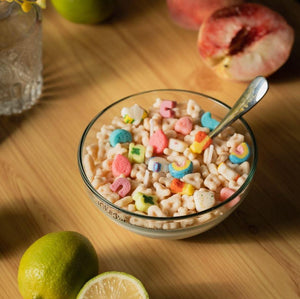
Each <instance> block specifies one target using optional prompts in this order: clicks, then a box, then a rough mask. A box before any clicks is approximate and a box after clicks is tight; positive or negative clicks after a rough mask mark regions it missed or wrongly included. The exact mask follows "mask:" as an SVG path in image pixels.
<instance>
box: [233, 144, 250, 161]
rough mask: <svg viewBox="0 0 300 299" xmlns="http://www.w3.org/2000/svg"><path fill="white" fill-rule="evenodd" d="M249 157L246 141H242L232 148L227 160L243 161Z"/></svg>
mask: <svg viewBox="0 0 300 299" xmlns="http://www.w3.org/2000/svg"><path fill="white" fill-rule="evenodd" d="M249 157H250V148H249V145H248V144H247V143H246V142H242V143H241V144H239V145H238V146H237V147H235V148H233V149H232V150H231V152H230V155H229V160H230V161H231V162H232V163H234V164H240V163H242V162H245V161H247V160H248V158H249Z"/></svg>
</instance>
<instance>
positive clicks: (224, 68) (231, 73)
mask: <svg viewBox="0 0 300 299" xmlns="http://www.w3.org/2000/svg"><path fill="white" fill-rule="evenodd" d="M293 43H294V30H293V29H292V27H290V26H289V25H288V24H287V22H286V21H285V19H284V18H283V17H282V16H281V15H279V14H278V13H277V12H275V11H273V10H271V9H269V8H267V7H265V6H263V5H260V4H254V3H245V4H241V5H237V6H231V7H226V8H223V9H220V10H217V11H215V12H214V13H213V14H212V15H211V16H210V17H209V18H207V19H206V20H205V21H204V23H203V24H202V26H201V28H200V30H199V35H198V49H199V52H200V55H201V57H202V58H203V60H204V62H205V63H206V64H207V65H209V66H210V67H211V68H212V69H213V70H214V71H215V72H216V74H217V75H218V76H219V77H221V78H225V79H232V80H238V81H250V80H252V79H253V78H254V77H256V76H258V75H260V76H269V75H271V74H272V73H274V72H275V71H276V70H278V69H279V68H280V67H281V66H282V65H283V64H284V63H285V62H286V61H287V59H288V57H289V55H290V52H291V49H292V46H293Z"/></svg>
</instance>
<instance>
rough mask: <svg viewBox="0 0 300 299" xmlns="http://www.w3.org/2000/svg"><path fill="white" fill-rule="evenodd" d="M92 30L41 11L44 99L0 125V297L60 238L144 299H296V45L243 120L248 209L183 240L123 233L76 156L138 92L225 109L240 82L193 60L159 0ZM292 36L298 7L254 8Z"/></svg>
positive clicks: (185, 37) (184, 36) (135, 4)
mask: <svg viewBox="0 0 300 299" xmlns="http://www.w3.org/2000/svg"><path fill="white" fill-rule="evenodd" d="M121 2H122V5H121V6H120V8H119V10H118V12H117V14H116V15H115V16H114V17H113V18H112V19H111V20H110V21H109V22H107V23H105V24H101V25H94V26H88V25H78V24H73V23H70V22H68V21H66V20H64V19H63V18H62V17H60V16H59V15H58V14H57V13H56V12H55V11H54V9H53V8H52V6H51V3H48V8H47V9H46V10H45V11H44V19H43V53H44V54H43V55H44V56H43V62H44V72H43V75H44V89H43V96H42V98H41V100H40V101H39V103H38V105H36V106H35V107H34V108H33V109H31V110H30V111H28V112H26V113H24V114H22V115H20V116H13V117H0V254H1V255H0V293H1V295H0V297H1V298H21V297H20V295H19V292H18V287H17V270H18V264H19V261H20V258H21V256H22V254H23V253H24V251H25V250H26V248H27V247H28V246H29V245H30V244H31V243H32V242H33V241H35V240H36V239H37V238H39V237H41V236H43V235H44V234H46V233H49V232H52V231H58V230H75V231H78V232H80V233H82V234H84V235H85V236H87V237H88V238H89V239H90V240H91V242H92V243H93V245H94V246H95V248H96V250H97V253H98V255H99V266H100V271H101V272H104V271H110V270H118V271H125V272H128V273H131V274H133V275H135V276H137V277H138V278H140V279H141V280H142V282H143V283H144V285H145V287H146V288H147V290H148V291H149V294H150V297H151V298H288V299H293V298H299V297H300V269H299V268H300V258H299V257H300V253H299V249H300V238H299V234H300V233H299V227H300V222H299V206H300V204H299V203H300V201H299V191H298V186H299V171H300V167H299V164H300V158H299V154H300V152H299V145H300V144H299V143H300V134H299V125H300V124H299V112H300V109H299V91H300V90H299V82H300V77H299V74H300V71H299V70H300V67H299V60H300V57H299V53H300V51H299V50H300V47H299V40H298V39H296V42H295V45H294V49H293V52H292V55H291V57H290V59H289V61H288V62H287V63H286V65H285V66H284V67H282V68H281V69H280V70H279V71H278V72H277V73H276V74H274V75H273V76H271V77H270V78H269V83H270V89H269V92H268V94H267V95H266V96H265V98H264V99H263V101H262V102H261V103H260V104H259V105H258V106H257V107H255V108H254V109H253V110H252V111H251V112H249V114H247V115H246V116H245V119H246V120H247V121H248V122H249V124H250V126H251V127H252V129H253V131H254V133H255V136H256V140H257V144H258V148H259V162H258V167H257V172H256V175H255V183H254V186H253V188H252V190H251V192H250V194H249V196H248V198H247V199H246V201H245V202H244V203H243V204H242V205H241V206H240V207H239V208H238V210H237V211H235V212H234V213H233V214H232V215H231V216H230V217H229V218H228V219H226V220H225V221H224V222H223V223H221V224H220V225H218V226H217V227H215V228H214V229H212V230H211V231H208V232H206V233H204V234H202V235H199V236H196V237H193V238H190V239H186V240H181V241H166V240H154V239H148V238H145V237H142V236H138V235H135V234H133V233H131V232H127V231H125V230H124V229H123V228H120V227H119V226H117V225H116V224H114V223H112V222H111V221H110V220H109V219H107V218H106V217H105V216H103V215H102V214H101V213H100V212H99V211H98V210H97V209H96V208H95V206H94V205H93V203H92V202H91V201H90V200H89V199H88V196H87V193H86V190H85V188H84V185H83V182H82V180H81V177H80V174H79V171H78V167H77V159H76V154H77V147H78V143H79V139H80V137H81V134H82V132H83V130H84V128H85V126H86V125H87V123H88V122H89V121H90V119H91V118H92V117H93V116H94V115H95V114H96V113H97V112H98V111H100V110H101V109H102V108H104V107H105V106H107V105H108V104H110V103H111V102H112V101H115V100H117V99H119V98H122V97H124V96H127V95H129V94H133V93H136V92H139V91H143V90H149V89H156V88H179V89H188V90H194V91H199V92H202V93H205V94H208V95H210V96H213V97H216V98H218V99H220V100H222V101H224V102H225V103H227V104H229V105H232V104H233V103H234V101H235V100H236V99H237V98H238V96H239V95H240V94H241V93H242V92H243V90H244V89H245V88H246V85H247V84H246V83H239V82H228V81H225V80H222V79H219V78H217V77H216V76H215V75H214V74H213V73H212V72H211V71H210V70H209V69H207V67H206V66H205V65H204V64H203V62H202V61H201V60H200V57H199V55H198V53H197V48H196V39H197V32H195V31H188V30H185V29H182V28H180V27H178V26H176V25H175V24H174V23H173V22H172V21H171V20H170V19H169V17H168V13H167V8H166V4H165V2H164V1H156V0H151V1H146V0H140V1H138V0H136V1H133V0H126V1H125V0H124V1H121ZM261 2H262V3H265V4H267V5H269V6H270V7H271V8H274V9H275V10H277V11H279V12H281V13H282V14H283V15H284V16H285V17H286V19H287V20H288V22H289V23H290V24H291V25H292V26H293V27H294V28H295V30H296V37H299V29H300V28H299V27H300V26H299V15H300V8H299V7H300V5H299V2H297V1H293V0H287V1H280V0H276V1H275V0H273V1H261Z"/></svg>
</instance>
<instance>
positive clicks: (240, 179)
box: [236, 173, 248, 186]
mask: <svg viewBox="0 0 300 299" xmlns="http://www.w3.org/2000/svg"><path fill="white" fill-rule="evenodd" d="M247 177H248V174H246V173H244V174H243V175H241V176H240V177H239V178H238V179H237V181H236V182H237V184H238V185H239V186H242V185H243V184H244V183H245V181H246V179H247Z"/></svg>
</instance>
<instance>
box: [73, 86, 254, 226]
mask: <svg viewBox="0 0 300 299" xmlns="http://www.w3.org/2000/svg"><path fill="white" fill-rule="evenodd" d="M157 92H181V93H187V94H191V95H197V96H202V97H205V98H208V99H210V100H212V101H214V102H216V103H217V104H219V105H221V106H223V107H225V108H227V109H231V107H230V106H229V105H227V104H225V103H224V102H222V101H220V100H218V99H216V98H214V97H211V96H209V95H206V94H204V93H201V92H197V91H190V90H186V89H173V88H162V89H151V90H145V91H142V92H137V93H134V94H131V95H128V96H126V97H123V98H121V99H119V100H116V101H114V102H112V103H111V104H109V105H108V106H106V107H105V108H104V109H102V110H101V111H100V112H99V113H97V114H96V115H95V116H94V117H93V118H92V120H91V121H90V122H89V123H88V125H87V126H86V128H85V130H84V131H83V134H82V136H81V138H80V142H79V146H78V150H77V162H78V166H79V171H80V174H81V177H82V179H83V181H84V183H85V185H86V186H87V187H88V189H89V190H90V191H91V192H92V193H93V195H95V196H96V197H97V198H99V199H100V200H102V201H103V202H104V203H105V204H107V205H109V206H110V207H111V208H113V209H116V210H118V211H119V212H121V213H124V214H127V215H128V216H132V217H136V218H141V219H144V220H156V221H170V220H176V221H178V220H184V219H189V218H194V217H199V216H202V215H204V214H207V213H210V212H213V211H215V210H217V209H218V208H220V207H222V206H225V205H226V204H228V203H229V202H231V201H232V200H233V199H234V198H236V197H237V196H239V195H240V194H241V193H242V192H243V191H244V190H245V189H246V187H247V186H248V185H249V184H250V182H251V181H252V179H253V176H254V173H255V171H256V166H257V154H258V152H257V144H256V140H255V137H254V134H253V132H252V129H251V128H250V126H249V125H248V123H247V122H246V121H245V120H244V118H243V117H240V118H238V119H237V120H240V121H241V122H242V124H243V125H244V126H245V128H246V129H247V131H248V132H249V135H250V138H251V140H252V144H253V161H252V165H251V168H250V172H249V174H248V176H247V179H246V180H245V182H244V183H243V184H242V185H241V186H240V188H239V189H238V190H236V191H235V192H234V193H233V194H232V195H231V196H230V197H228V198H227V199H226V200H224V201H222V202H221V203H219V204H217V205H215V206H213V207H211V208H209V209H206V210H203V211H200V212H197V213H193V214H188V215H184V216H168V217H156V216H148V215H143V214H139V213H134V212H130V211H128V210H125V209H123V208H121V207H118V206H116V205H115V204H114V203H112V202H110V201H109V200H107V199H106V198H105V197H104V196H102V195H101V194H100V193H99V192H98V191H97V190H96V189H95V188H94V187H93V186H92V184H91V182H90V180H89V179H88V177H87V175H86V173H85V170H84V167H83V163H82V151H83V150H84V148H83V145H84V142H85V139H86V137H87V134H88V133H89V131H90V129H91V127H92V126H93V124H94V123H95V122H96V121H97V120H98V119H99V118H100V117H101V115H102V114H104V113H105V112H106V111H107V110H109V109H110V108H111V107H113V106H115V105H117V104H118V103H121V102H123V101H125V100H127V99H130V98H133V97H135V96H140V95H143V94H149V93H157Z"/></svg>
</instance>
